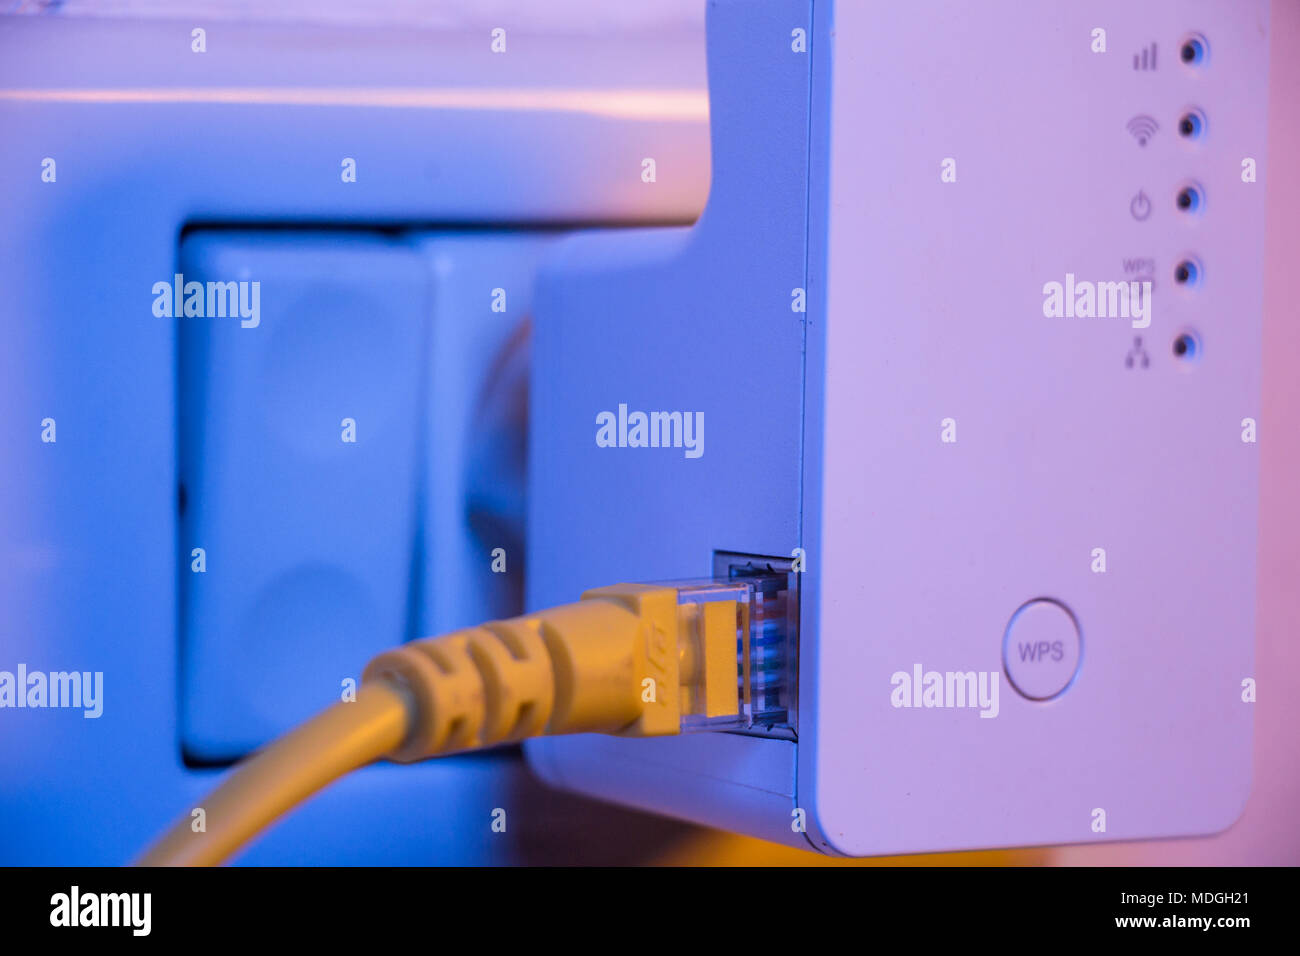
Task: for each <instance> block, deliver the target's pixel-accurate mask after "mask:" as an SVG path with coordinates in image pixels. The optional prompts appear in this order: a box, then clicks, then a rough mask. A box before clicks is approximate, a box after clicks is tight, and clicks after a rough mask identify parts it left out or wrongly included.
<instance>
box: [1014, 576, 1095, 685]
mask: <svg viewBox="0 0 1300 956" xmlns="http://www.w3.org/2000/svg"><path fill="white" fill-rule="evenodd" d="M1082 652H1083V641H1082V638H1081V637H1080V636H1079V622H1078V621H1077V620H1075V617H1074V615H1073V614H1072V613H1070V609H1069V608H1067V607H1066V606H1065V605H1064V604H1061V603H1060V602H1058V601H1052V600H1049V599H1047V598H1039V599H1038V600H1034V601H1030V602H1029V603H1027V604H1023V605H1021V606H1020V609H1019V610H1017V611H1016V613H1015V614H1013V615H1011V621H1010V623H1008V624H1007V631H1006V634H1005V635H1004V636H1003V638H1002V666H1003V668H1004V669H1005V670H1006V672H1007V680H1009V681H1010V682H1011V686H1012V687H1014V688H1015V689H1016V690H1017V691H1018V692H1019V693H1020V694H1021V696H1023V697H1028V698H1029V699H1030V700H1051V699H1052V698H1053V697H1057V696H1059V695H1060V694H1061V693H1063V692H1064V691H1065V690H1066V688H1068V687H1069V686H1070V684H1071V683H1072V682H1073V680H1074V675H1075V673H1076V672H1077V671H1078V669H1079V658H1080V657H1081V656H1082Z"/></svg>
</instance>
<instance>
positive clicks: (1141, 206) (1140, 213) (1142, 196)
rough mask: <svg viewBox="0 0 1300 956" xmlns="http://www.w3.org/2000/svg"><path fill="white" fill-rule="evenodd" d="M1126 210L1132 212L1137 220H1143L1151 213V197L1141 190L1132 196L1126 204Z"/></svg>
mask: <svg viewBox="0 0 1300 956" xmlns="http://www.w3.org/2000/svg"><path fill="white" fill-rule="evenodd" d="M1128 211H1129V212H1130V213H1132V214H1133V218H1134V219H1136V220H1137V221H1138V222H1142V221H1144V220H1145V219H1146V218H1147V216H1149V215H1151V199H1150V198H1149V197H1148V196H1147V194H1146V193H1144V192H1142V191H1141V190H1139V191H1138V194H1137V195H1136V196H1134V197H1133V200H1132V201H1131V202H1130V203H1129V204H1128Z"/></svg>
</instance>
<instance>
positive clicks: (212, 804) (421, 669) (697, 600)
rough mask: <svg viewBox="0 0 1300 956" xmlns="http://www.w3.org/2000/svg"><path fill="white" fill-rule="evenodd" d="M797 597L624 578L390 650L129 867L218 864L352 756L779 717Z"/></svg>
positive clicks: (785, 713)
mask: <svg viewBox="0 0 1300 956" xmlns="http://www.w3.org/2000/svg"><path fill="white" fill-rule="evenodd" d="M794 614H795V612H794V605H793V604H792V603H791V602H790V600H789V598H788V595H787V593H786V575H784V574H779V575H770V576H762V575H759V576H753V577H745V578H738V579H735V580H715V581H700V582H686V583H677V584H665V585H650V584H620V585H615V586H613V587H607V588H599V589H597V590H594V591H588V592H587V593H586V594H584V595H582V600H581V601H579V602H578V603H577V604H566V605H562V606H560V607H555V608H551V609H549V610H545V611H539V612H537V613H535V614H526V615H523V616H522V617H516V618H510V619H509V620H504V621H492V622H490V623H487V624H483V625H481V626H479V627H472V628H468V629H466V630H462V631H453V632H451V633H450V634H444V635H442V636H439V637H431V638H425V639H423V640H418V641H413V642H411V643H409V644H404V645H401V646H399V647H396V648H393V649H391V650H388V651H385V652H383V653H382V654H380V655H379V656H378V657H376V658H375V659H374V660H372V661H371V662H370V664H369V665H368V666H367V667H366V669H365V672H364V673H363V676H362V685H361V689H360V691H359V692H358V694H357V699H356V700H355V701H353V702H344V703H338V704H335V705H334V706H333V707H331V708H329V709H328V710H326V711H324V712H322V713H321V714H319V715H317V716H316V717H314V718H312V719H311V720H309V721H307V722H306V723H305V724H303V725H302V726H300V727H298V728H297V729H295V730H293V731H290V732H289V733H288V734H286V735H284V736H283V737H281V738H279V739H278V740H276V741H274V742H273V743H271V744H270V745H269V746H267V747H266V748H264V749H263V750H260V751H258V752H257V753H255V754H253V755H252V756H251V757H249V758H248V759H246V760H245V761H243V762H242V763H241V764H240V765H239V766H238V767H237V768H236V769H235V771H234V772H233V773H232V774H231V775H230V776H229V777H228V778H227V779H226V780H225V782H224V783H222V784H221V786H219V787H218V788H217V789H216V790H215V791H213V792H212V794H210V795H209V796H208V797H207V798H206V799H205V800H204V801H203V804H202V806H203V808H204V811H205V819H206V829H205V831H204V832H198V833H196V832H194V831H193V829H192V828H191V825H190V815H189V814H188V813H187V814H185V815H184V816H183V817H182V818H181V819H179V820H178V821H177V822H176V823H175V824H174V825H173V826H172V827H171V829H169V830H168V831H167V832H166V833H165V834H164V835H163V836H162V837H161V838H160V839H159V840H158V842H157V843H155V844H154V845H153V846H152V847H151V848H150V849H149V850H148V851H146V852H145V854H144V855H143V856H142V857H141V858H140V859H139V860H138V861H137V865H140V866H211V865H215V864H218V863H221V862H222V861H223V860H225V859H226V858H227V857H229V856H230V855H231V854H232V853H234V852H235V851H237V850H238V849H239V848H240V847H241V846H243V845H244V844H245V843H246V842H247V841H249V840H250V839H252V838H253V837H254V836H256V835H257V834H258V833H259V832H261V831H262V830H263V829H264V828H265V827H266V826H268V825H269V824H270V823H272V822H273V821H274V820H275V819H276V818H277V817H279V816H280V815H282V814H284V813H286V812H287V811H289V810H290V809H292V808H293V807H294V806H296V805H297V804H299V803H301V802H302V801H303V800H306V799H307V798H308V797H310V796H311V795H312V794H313V793H315V792H317V791H318V790H321V789H323V788H324V787H326V786H328V785H329V784H330V783H332V782H333V781H334V780H337V779H338V778H339V777H342V776H343V775H344V774H347V773H349V772H350V771H352V770H355V769H357V768H359V767H363V766H365V765H366V764H369V763H372V762H374V761H376V760H380V759H388V760H393V761H398V762H403V763H408V762H412V761H417V760H423V759H426V758H428V757H434V756H440V755H445V754H450V753H458V752H463V751H467V750H476V749H478V748H481V747H490V746H494V745H496V744H503V743H512V742H516V741H520V740H524V739H525V738H528V737H535V736H541V735H544V734H576V733H587V732H593V731H596V732H601V733H608V734H619V735H622V736H640V737H645V736H661V735H666V734H677V733H682V732H684V731H691V730H746V729H750V728H753V727H754V726H755V725H756V724H759V723H763V724H766V725H770V724H772V723H773V722H777V723H780V722H784V721H787V720H788V719H789V717H790V716H791V714H790V709H791V708H790V700H789V695H790V694H791V693H792V692H793V683H794V675H793V669H792V664H793V639H794V627H795V624H794Z"/></svg>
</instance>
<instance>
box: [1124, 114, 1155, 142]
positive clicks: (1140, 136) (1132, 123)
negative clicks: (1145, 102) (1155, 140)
mask: <svg viewBox="0 0 1300 956" xmlns="http://www.w3.org/2000/svg"><path fill="white" fill-rule="evenodd" d="M1159 128H1160V124H1159V123H1157V122H1156V121H1155V119H1154V118H1153V117H1150V116H1147V115H1146V114H1145V113H1143V114H1142V115H1140V116H1135V117H1133V118H1132V119H1131V120H1129V121H1128V131H1129V133H1130V134H1131V135H1132V136H1133V138H1134V139H1135V140H1137V144H1138V145H1139V146H1145V145H1146V144H1147V142H1148V141H1149V140H1150V139H1151V137H1152V136H1154V135H1155V134H1156V130H1158V129H1159Z"/></svg>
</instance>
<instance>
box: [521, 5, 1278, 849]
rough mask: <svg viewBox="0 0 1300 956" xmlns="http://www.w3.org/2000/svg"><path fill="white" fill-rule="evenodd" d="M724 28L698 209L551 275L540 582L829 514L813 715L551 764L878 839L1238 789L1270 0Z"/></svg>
mask: <svg viewBox="0 0 1300 956" xmlns="http://www.w3.org/2000/svg"><path fill="white" fill-rule="evenodd" d="M708 37H709V88H710V97H711V102H712V127H713V166H714V180H713V190H712V193H711V195H710V198H709V205H708V207H707V209H706V210H705V212H704V215H703V216H702V218H701V220H700V222H699V223H698V224H697V225H695V226H694V227H692V228H689V229H682V230H680V231H678V232H675V233H669V234H664V233H653V234H644V235H625V236H612V237H583V238H575V239H571V240H568V241H567V244H564V245H562V246H561V247H560V249H559V251H558V253H557V255H556V257H555V258H554V259H553V260H552V263H551V268H550V269H549V271H548V272H547V273H546V274H545V275H544V277H543V280H542V282H541V287H540V289H539V292H538V301H539V307H538V314H537V336H536V337H537V346H536V355H535V361H534V371H533V383H534V384H533V402H534V415H535V426H534V431H533V445H532V470H531V482H532V484H531V498H530V503H531V511H530V519H531V520H530V526H529V531H530V555H531V558H532V563H533V566H534V568H538V567H540V568H542V569H543V570H541V571H540V572H539V573H535V574H533V575H532V577H531V578H530V582H529V598H530V602H531V603H533V604H535V605H539V606H540V605H545V604H548V603H551V602H555V601H559V600H563V599H565V598H566V597H568V596H571V595H572V594H574V593H576V592H578V591H580V590H581V589H583V588H584V587H586V586H588V583H589V582H592V581H596V580H600V579H602V578H608V577H610V576H611V575H612V576H613V577H615V578H619V579H622V578H627V579H632V580H644V579H654V578H656V577H668V576H671V575H673V574H679V575H680V574H683V573H692V572H701V573H702V572H706V571H707V570H708V569H709V568H710V564H711V562H713V560H714V555H715V554H716V553H718V552H720V551H728V552H741V553H750V554H753V555H757V556H762V555H767V556H785V557H787V558H788V557H789V556H792V555H798V556H800V560H801V564H802V567H803V570H802V571H801V572H798V573H797V574H796V575H795V576H797V577H798V578H799V579H800V592H801V601H800V604H801V608H800V635H799V647H798V706H797V715H796V719H795V720H794V721H792V727H793V728H794V732H793V735H792V736H793V737H794V739H789V738H782V737H780V736H778V735H775V734H773V735H768V736H754V735H747V736H741V735H708V736H698V737H692V738H688V739H681V740H637V741H628V740H618V739H610V738H595V737H591V738H581V739H547V740H540V741H536V742H533V743H530V744H529V745H528V752H529V754H530V756H531V758H532V761H533V764H534V766H535V767H537V768H538V770H539V771H540V772H541V773H542V774H543V775H544V776H545V777H546V778H547V779H548V780H551V781H553V782H556V783H559V784H562V785H565V786H568V787H571V788H574V789H578V790H582V791H584V792H587V793H594V794H599V795H601V796H604V797H607V798H610V799H615V800H619V801H622V802H626V803H630V804H633V805H635V806H640V807H644V808H648V809H654V810H660V811H667V812H670V813H673V814H675V815H678V816H681V817H684V818H686V819H690V820H696V821H700V822H704V823H708V824H712V825H714V826H719V827H724V828H728V829H736V830H741V831H744V832H748V833H752V834H756V835H759V836H763V837H766V838H768V839H771V840H779V841H784V842H788V843H793V844H796V845H803V846H808V845H812V846H814V847H817V848H819V849H822V850H825V851H828V852H835V853H842V854H852V855H862V854H883V853H909V852H918V851H929V850H951V849H959V848H975V847H994V846H1016V845H1029V844H1045V843H1082V842H1088V841H1099V840H1116V839H1135V838H1149V837H1164V836H1176V835H1185V834H1197V833H1207V832H1212V831H1217V830H1220V829H1223V828H1224V827H1226V826H1228V825H1229V824H1230V823H1231V822H1232V821H1233V820H1234V819H1236V817H1237V816H1238V814H1239V813H1240V811H1241V809H1242V807H1243V805H1244V802H1245V799H1246V796H1247V794H1248V792H1249V789H1250V778H1251V769H1250V753H1251V745H1250V742H1251V720H1252V706H1251V703H1250V701H1251V700H1252V699H1253V697H1252V695H1251V693H1250V688H1251V687H1252V685H1253V680H1254V673H1253V646H1254V606H1255V605H1254V589H1255V533H1256V532H1255V527H1256V523H1255V514H1256V475H1257V457H1256V446H1255V444H1254V432H1253V425H1254V422H1255V420H1256V419H1257V417H1258V414H1259V400H1258V396H1259V365H1260V308H1261V280H1262V265H1261V262H1262V255H1261V253H1262V242H1263V222H1264V209H1265V200H1264V193H1263V189H1262V187H1261V186H1260V185H1259V184H1258V183H1257V182H1256V167H1257V165H1258V164H1259V163H1260V162H1261V161H1262V157H1263V154H1264V146H1265V144H1264V133H1265V100H1266V87H1265V82H1266V60H1267V9H1266V4H1265V3H1263V2H1258V3H1247V4H1234V5H1231V6H1229V5H1224V4H1214V3H1209V2H1205V3H1191V2H1172V0H1171V2H1158V3H1148V4H1142V5H1140V6H1134V5H1132V4H1127V3H1121V2H1098V3H1088V4H1069V5H1052V4H1033V5H1026V4H1021V3H1010V2H1005V3H984V4H978V5H965V6H962V5H952V4H947V5H917V4H896V3H885V2H880V3H852V4H849V3H843V4H835V5H834V6H832V5H831V4H828V3H813V4H808V3H801V2H791V3H778V4H764V5H757V6H755V5H747V4H739V3H737V4H730V3H721V4H714V5H712V6H711V7H710V20H709V34H708ZM803 37H806V40H807V42H806V46H805V45H804V44H803V43H801V38H803ZM1132 50H1139V51H1140V52H1139V53H1138V54H1131V52H1130V51H1132ZM776 51H783V55H779V54H778V53H777V52H776ZM756 65H759V66H756ZM753 104H763V107H762V108H761V109H754V108H753ZM1006 117H1021V118H1023V121H1017V122H1012V123H1008V122H1006V121H1005V118H1006ZM1134 117H1137V119H1134ZM805 303H806V304H805ZM573 368H581V369H583V374H581V375H574V374H565V371H564V370H565V369H573ZM619 403H626V404H627V405H628V406H629V407H632V408H654V409H660V408H662V409H689V410H694V411H698V412H700V413H702V415H703V418H704V420H705V421H706V422H707V435H708V445H707V452H706V453H705V454H704V455H703V456H702V457H700V458H699V459H698V460H684V459H683V458H682V456H681V455H680V454H672V453H668V452H665V451H664V450H661V449H654V448H632V449H621V448H620V449H611V448H604V447H600V446H599V445H598V443H597V442H596V441H594V440H593V435H594V424H593V423H594V422H595V416H596V414H597V413H598V412H599V411H600V410H601V409H605V408H612V407H616V406H617V405H618V404H619ZM614 515H616V516H617V520H606V516H614ZM561 551H562V552H563V554H564V555H565V560H564V561H563V562H555V561H549V562H548V561H547V557H548V556H550V555H554V554H557V553H560V552H561ZM683 561H686V562H687V566H685V567H683V564H682V562H683Z"/></svg>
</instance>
